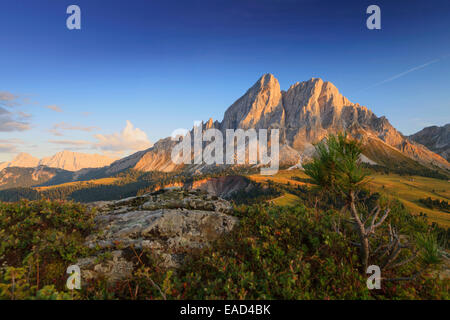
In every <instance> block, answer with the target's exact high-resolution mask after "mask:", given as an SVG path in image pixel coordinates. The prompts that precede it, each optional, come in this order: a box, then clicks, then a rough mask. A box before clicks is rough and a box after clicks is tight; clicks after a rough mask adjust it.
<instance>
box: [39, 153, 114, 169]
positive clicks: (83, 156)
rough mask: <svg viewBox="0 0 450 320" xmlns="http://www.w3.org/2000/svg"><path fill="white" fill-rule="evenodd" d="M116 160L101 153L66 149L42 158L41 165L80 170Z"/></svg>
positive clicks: (106, 164) (102, 165)
mask: <svg viewBox="0 0 450 320" xmlns="http://www.w3.org/2000/svg"><path fill="white" fill-rule="evenodd" d="M115 160H116V159H113V158H110V157H107V156H103V155H99V154H88V153H79V152H72V151H67V150H65V151H61V152H58V153H57V154H55V155H53V156H51V157H47V158H43V159H41V160H40V161H39V165H42V166H47V167H50V168H59V169H64V170H68V171H78V170H81V169H85V168H100V167H105V166H108V165H109V164H111V163H112V162H114V161H115Z"/></svg>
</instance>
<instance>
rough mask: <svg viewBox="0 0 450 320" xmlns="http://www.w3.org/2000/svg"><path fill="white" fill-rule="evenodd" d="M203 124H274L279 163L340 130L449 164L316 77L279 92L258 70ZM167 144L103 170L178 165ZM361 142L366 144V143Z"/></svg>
mask: <svg viewBox="0 0 450 320" xmlns="http://www.w3.org/2000/svg"><path fill="white" fill-rule="evenodd" d="M209 128H216V129H219V130H221V131H222V132H225V130H226V129H250V128H253V129H262V128H264V129H275V128H276V129H279V130H280V143H281V145H280V161H281V162H283V161H284V160H285V159H288V158H289V159H290V162H295V161H301V160H302V159H303V160H304V159H305V158H308V157H310V156H311V155H312V153H313V152H314V147H313V144H314V143H316V142H318V141H320V140H322V139H323V138H325V137H326V136H327V135H328V134H330V133H333V134H337V133H339V132H343V131H346V132H349V133H350V134H351V135H353V136H356V137H358V138H362V137H366V139H365V140H366V141H374V139H375V140H377V141H379V144H378V145H377V150H380V148H384V149H385V151H384V152H385V153H389V152H390V150H391V148H395V149H396V150H397V151H399V152H400V153H401V154H403V155H404V156H405V157H407V158H410V159H412V160H414V161H416V162H418V163H419V164H421V165H423V166H425V167H428V168H431V169H435V168H437V167H438V168H441V169H444V170H447V171H448V170H449V169H450V165H449V163H448V162H447V160H445V159H443V158H442V157H441V156H439V155H437V154H435V153H434V152H432V151H430V150H428V149H427V148H426V147H424V146H422V145H421V144H419V143H417V142H414V141H411V140H409V139H408V137H405V136H403V135H402V134H401V133H400V132H399V131H397V130H396V129H395V128H394V127H393V126H392V125H391V124H390V122H389V120H388V119H387V118H386V117H385V116H381V117H377V116H376V115H375V114H374V113H373V112H372V111H371V110H370V109H368V108H367V107H366V106H362V105H360V104H359V103H352V102H350V100H348V99H347V98H346V97H345V96H343V95H342V94H341V93H340V92H339V90H338V89H337V88H336V86H334V85H333V84H332V83H331V82H328V81H323V80H322V79H320V78H311V79H310V80H307V81H303V82H296V83H295V84H293V85H291V86H290V87H289V89H288V90H287V91H282V90H281V88H280V85H279V82H278V80H277V79H276V78H275V77H274V76H273V75H272V74H264V75H263V76H262V77H260V78H259V79H258V81H257V82H256V83H255V84H254V85H253V86H251V87H250V89H248V90H247V91H246V92H245V93H244V95H242V96H241V97H240V98H238V99H237V100H236V101H235V102H234V103H233V104H232V105H231V106H230V107H229V108H228V109H227V110H226V111H225V113H224V118H223V120H222V121H221V122H219V121H214V122H213V120H212V119H209V120H208V121H207V122H205V123H203V125H202V129H203V130H206V129H209ZM369 137H370V139H369ZM173 145H174V142H173V141H170V138H165V139H161V140H159V141H158V142H156V143H155V145H154V146H153V147H151V148H149V149H147V150H144V151H140V152H139V154H138V153H135V154H133V155H131V156H129V157H126V158H124V159H121V160H119V161H118V162H116V163H113V164H111V166H109V168H108V169H107V171H117V169H118V168H117V167H118V164H120V165H121V167H122V169H123V164H124V163H125V162H127V161H130V164H131V166H130V167H129V168H134V169H137V170H143V171H153V170H155V171H164V172H170V171H173V170H176V169H179V166H174V165H173V164H170V163H168V161H170V150H171V149H172V147H173ZM383 146H384V147H383ZM365 147H366V148H370V144H367V145H366V146H365ZM283 152H285V154H283ZM294 158H296V160H295V161H294V160H293V159H294ZM391 158H395V156H394V157H391ZM131 159H133V161H131ZM368 160H372V159H370V158H369V159H368ZM291 164H295V163H291Z"/></svg>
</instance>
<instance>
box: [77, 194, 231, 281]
mask: <svg viewBox="0 0 450 320" xmlns="http://www.w3.org/2000/svg"><path fill="white" fill-rule="evenodd" d="M90 206H92V207H95V208H97V211H98V215H97V216H96V217H95V224H96V227H95V229H96V230H95V231H96V232H94V233H93V234H91V235H90V236H88V237H87V242H86V244H87V246H88V247H90V248H92V249H98V250H97V251H98V255H97V256H91V257H88V258H84V259H81V260H79V261H78V265H79V266H80V268H81V269H82V276H83V278H84V279H85V280H87V279H92V278H97V277H100V276H103V277H105V278H106V279H108V281H111V282H115V281H117V280H121V279H125V278H127V277H129V276H130V275H131V273H132V271H133V268H134V267H135V264H136V263H137V260H138V259H137V258H136V256H135V255H134V253H135V252H138V251H141V250H144V249H151V250H152V251H153V252H154V253H156V254H157V255H159V256H160V258H161V259H160V260H161V263H162V267H165V268H177V267H179V266H180V264H181V263H182V262H183V258H184V256H185V255H186V254H187V253H188V252H190V251H191V250H195V249H200V248H203V247H205V246H207V245H209V243H210V242H211V241H213V240H216V239H217V238H219V237H220V236H222V235H223V234H226V233H228V232H230V231H231V230H232V229H233V227H234V226H235V225H236V223H237V222H238V220H237V218H235V217H233V216H230V215H229V213H231V212H232V206H231V204H230V203H229V202H227V201H225V200H223V199H221V198H218V197H217V196H214V195H210V194H208V193H207V192H205V191H200V190H191V191H188V190H183V189H176V188H171V189H163V190H159V191H157V192H153V193H149V194H146V195H143V196H138V197H131V198H126V199H122V200H117V201H101V202H96V203H91V204H90ZM105 257H107V258H105Z"/></svg>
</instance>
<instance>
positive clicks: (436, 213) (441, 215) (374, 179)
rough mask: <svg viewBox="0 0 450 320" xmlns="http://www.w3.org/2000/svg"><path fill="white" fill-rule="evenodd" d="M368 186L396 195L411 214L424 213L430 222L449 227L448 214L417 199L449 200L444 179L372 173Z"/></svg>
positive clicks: (388, 194)
mask: <svg viewBox="0 0 450 320" xmlns="http://www.w3.org/2000/svg"><path fill="white" fill-rule="evenodd" d="M370 178H371V180H370V182H369V188H370V189H371V190H372V191H378V192H380V193H384V194H386V195H387V196H389V197H397V198H398V199H399V200H400V201H402V202H403V204H404V205H405V206H406V207H407V208H408V209H409V210H410V212H411V213H412V214H420V213H421V212H423V213H426V214H427V215H428V217H429V219H430V221H432V222H437V223H438V224H440V225H441V226H445V227H447V228H448V227H450V214H449V213H447V212H443V211H440V210H438V209H429V208H427V207H425V206H424V205H423V204H421V203H420V202H419V199H423V198H427V197H431V198H432V199H439V200H446V201H449V200H450V183H449V182H448V181H444V180H438V179H433V178H426V177H419V176H411V177H406V176H399V175H396V174H389V175H382V174H375V175H372V176H371V177H370Z"/></svg>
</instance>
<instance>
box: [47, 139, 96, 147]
mask: <svg viewBox="0 0 450 320" xmlns="http://www.w3.org/2000/svg"><path fill="white" fill-rule="evenodd" d="M48 142H49V143H53V144H61V145H69V146H84V145H88V144H91V142H89V141H85V140H49V141H48Z"/></svg>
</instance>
